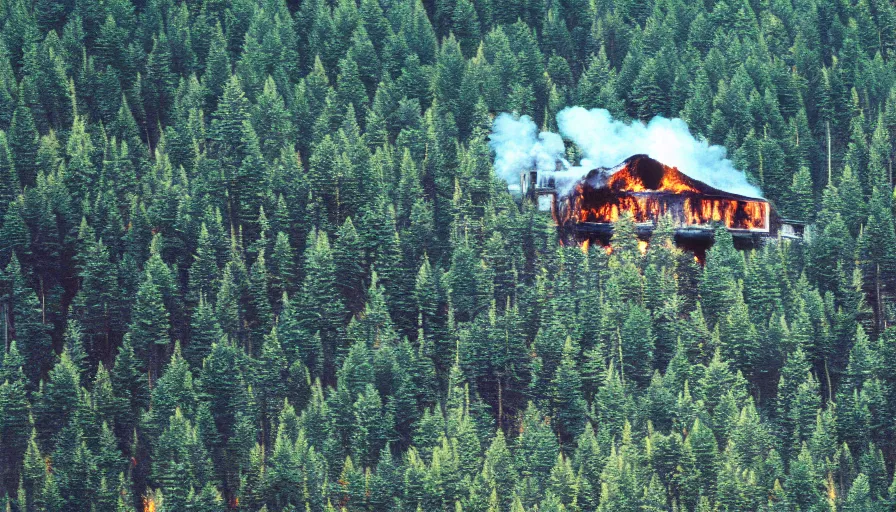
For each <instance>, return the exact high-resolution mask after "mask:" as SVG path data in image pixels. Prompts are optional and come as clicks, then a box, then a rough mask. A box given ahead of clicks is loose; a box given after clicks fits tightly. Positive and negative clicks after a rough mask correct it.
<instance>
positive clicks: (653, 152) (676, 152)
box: [489, 107, 762, 197]
mask: <svg viewBox="0 0 896 512" xmlns="http://www.w3.org/2000/svg"><path fill="white" fill-rule="evenodd" d="M557 126H558V128H559V129H560V130H559V131H560V133H559V134H556V133H550V132H541V133H539V132H538V128H537V127H536V125H535V123H534V122H533V121H532V119H531V118H530V117H529V116H521V117H519V118H516V117H514V116H512V115H510V114H500V115H499V116H498V117H497V118H495V121H494V124H493V126H492V134H491V137H490V142H489V145H490V146H491V148H492V150H494V152H495V170H496V172H497V173H498V175H499V176H500V177H502V178H504V179H505V180H507V182H508V183H509V184H515V183H517V182H518V180H519V174H520V172H523V171H525V170H528V169H532V168H533V167H534V168H536V169H538V171H539V173H543V174H542V175H547V176H554V177H555V179H556V180H557V184H558V186H560V187H562V186H563V185H564V184H565V185H571V184H572V183H573V182H574V181H576V180H578V179H579V178H581V177H582V176H584V175H585V174H586V173H587V172H588V171H590V170H591V169H594V168H596V167H613V166H615V165H617V164H619V163H621V162H622V161H623V160H625V159H626V158H628V157H630V156H632V155H636V154H646V155H649V156H650V157H651V158H654V159H656V160H659V161H660V162H662V163H664V164H666V165H671V166H674V167H677V168H678V170H680V171H681V172H683V173H685V174H687V175H688V176H690V177H691V178H694V179H697V180H700V181H702V182H704V183H706V184H708V185H710V186H712V187H715V188H718V189H721V190H725V191H727V192H732V193H735V194H741V195H745V196H751V197H762V192H761V191H760V190H759V189H758V188H757V187H755V186H753V185H751V184H750V183H749V182H748V181H747V177H746V175H745V174H744V173H743V172H742V171H739V170H738V169H736V168H735V167H734V164H733V163H732V162H731V160H729V159H728V158H727V153H726V150H725V148H724V147H722V146H714V145H710V144H709V143H707V142H706V141H704V140H698V139H697V138H695V137H694V136H693V135H691V132H690V130H689V129H688V125H687V123H685V122H684V121H683V120H681V119H667V118H665V117H659V116H658V117H655V118H653V119H652V120H650V122H648V123H647V124H644V123H641V122H639V121H634V122H631V123H626V122H624V121H620V120H617V119H613V116H612V115H611V114H610V112H609V111H607V110H604V109H592V110H586V109H584V108H582V107H569V108H566V109H563V110H562V111H560V112H559V113H558V114H557ZM563 139H566V140H569V141H570V142H572V143H574V144H575V145H576V146H577V147H578V148H579V150H580V152H581V154H582V160H581V162H580V165H579V166H571V165H570V164H569V162H567V161H566V160H565V158H564V157H565V148H564V146H563ZM557 162H560V163H561V167H562V168H563V170H562V171H560V172H556V163H557Z"/></svg>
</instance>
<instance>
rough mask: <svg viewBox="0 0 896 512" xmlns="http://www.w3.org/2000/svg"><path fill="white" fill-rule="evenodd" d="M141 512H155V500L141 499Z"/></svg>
mask: <svg viewBox="0 0 896 512" xmlns="http://www.w3.org/2000/svg"><path fill="white" fill-rule="evenodd" d="M143 512H156V500H155V499H154V498H153V497H151V496H144V497H143Z"/></svg>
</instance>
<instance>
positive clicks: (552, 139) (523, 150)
mask: <svg viewBox="0 0 896 512" xmlns="http://www.w3.org/2000/svg"><path fill="white" fill-rule="evenodd" d="M488 144H489V146H491V148H492V150H493V151H494V152H495V164H494V166H495V172H497V173H498V176H500V177H501V178H504V180H506V181H507V183H508V184H509V185H510V186H515V185H518V184H519V179H520V173H523V172H525V171H529V170H532V169H537V170H538V172H539V173H551V172H554V171H556V168H557V162H558V161H560V162H562V165H563V167H568V166H569V164H568V163H567V162H566V160H565V159H564V158H563V156H564V153H565V151H566V149H565V148H564V146H563V139H562V138H561V137H560V135H558V134H556V133H551V132H541V133H539V132H538V127H537V126H535V121H533V120H532V118H531V117H529V116H520V117H515V116H513V115H511V114H499V115H498V116H497V117H496V118H495V120H494V122H493V123H492V133H491V135H490V136H489V143H488Z"/></svg>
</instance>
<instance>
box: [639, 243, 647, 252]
mask: <svg viewBox="0 0 896 512" xmlns="http://www.w3.org/2000/svg"><path fill="white" fill-rule="evenodd" d="M638 250H639V251H641V254H642V255H644V254H647V240H638Z"/></svg>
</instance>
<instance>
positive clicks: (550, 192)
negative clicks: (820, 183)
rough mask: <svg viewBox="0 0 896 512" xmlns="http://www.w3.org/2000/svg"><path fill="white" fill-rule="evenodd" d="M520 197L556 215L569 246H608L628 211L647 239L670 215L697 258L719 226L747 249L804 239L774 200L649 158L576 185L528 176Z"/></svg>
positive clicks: (588, 177)
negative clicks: (780, 238)
mask: <svg viewBox="0 0 896 512" xmlns="http://www.w3.org/2000/svg"><path fill="white" fill-rule="evenodd" d="M521 192H522V193H523V195H524V196H528V197H529V198H530V199H532V200H535V201H536V202H537V204H538V208H539V209H540V210H543V211H550V212H551V214H552V215H553V217H554V219H555V221H556V223H557V226H558V229H559V231H560V235H561V239H562V240H563V241H564V243H575V244H586V243H587V244H591V243H599V244H601V245H608V244H609V241H610V237H611V235H612V233H613V225H614V223H615V222H616V221H617V220H618V219H619V217H620V215H622V214H623V213H624V212H628V213H630V214H631V216H632V217H633V219H634V221H635V223H636V227H637V232H638V236H639V237H640V238H641V239H642V240H645V241H646V240H648V239H649V238H650V235H651V233H652V232H653V230H654V228H655V226H656V221H657V220H658V219H659V218H660V217H661V216H664V215H669V216H670V217H671V218H672V220H673V222H674V224H675V228H676V232H675V241H676V243H677V244H678V245H679V246H681V247H683V248H686V249H689V250H692V251H694V252H695V253H696V254H698V255H701V254H702V253H703V252H704V251H705V250H706V249H707V248H708V247H709V246H711V245H712V242H713V231H714V229H715V227H716V226H717V225H719V224H721V225H724V226H725V227H727V228H728V230H729V231H730V232H731V233H732V235H733V236H734V239H735V244H736V245H737V246H739V247H742V248H748V247H753V246H755V245H756V244H758V243H759V242H760V241H761V240H762V239H764V238H767V237H770V236H777V235H784V236H787V237H791V238H798V237H799V236H800V235H801V233H802V226H801V225H800V224H798V223H793V222H789V221H784V220H783V219H780V218H778V217H777V216H776V215H775V214H774V211H773V209H772V207H771V204H770V203H769V202H768V201H766V200H764V199H760V198H755V197H748V196H743V195H739V194H733V193H730V192H726V191H723V190H720V189H717V188H714V187H711V186H709V185H707V184H706V183H703V182H701V181H698V180H695V179H693V178H691V177H689V176H687V175H686V174H684V173H683V172H681V171H679V170H678V169H677V168H675V167H670V166H667V165H664V164H663V163H661V162H658V161H657V160H654V159H652V158H650V157H649V156H647V155H635V156H632V157H630V158H628V159H626V160H625V161H624V162H622V163H621V164H619V165H618V166H616V167H613V168H603V167H602V168H597V169H594V170H592V171H591V172H589V173H588V174H587V175H585V176H584V177H583V178H581V179H579V180H577V181H575V182H574V183H571V184H570V183H566V184H563V183H558V181H557V178H555V177H548V178H546V179H542V180H540V179H539V176H538V174H537V173H535V172H532V173H527V174H525V175H523V177H522V180H521Z"/></svg>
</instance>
